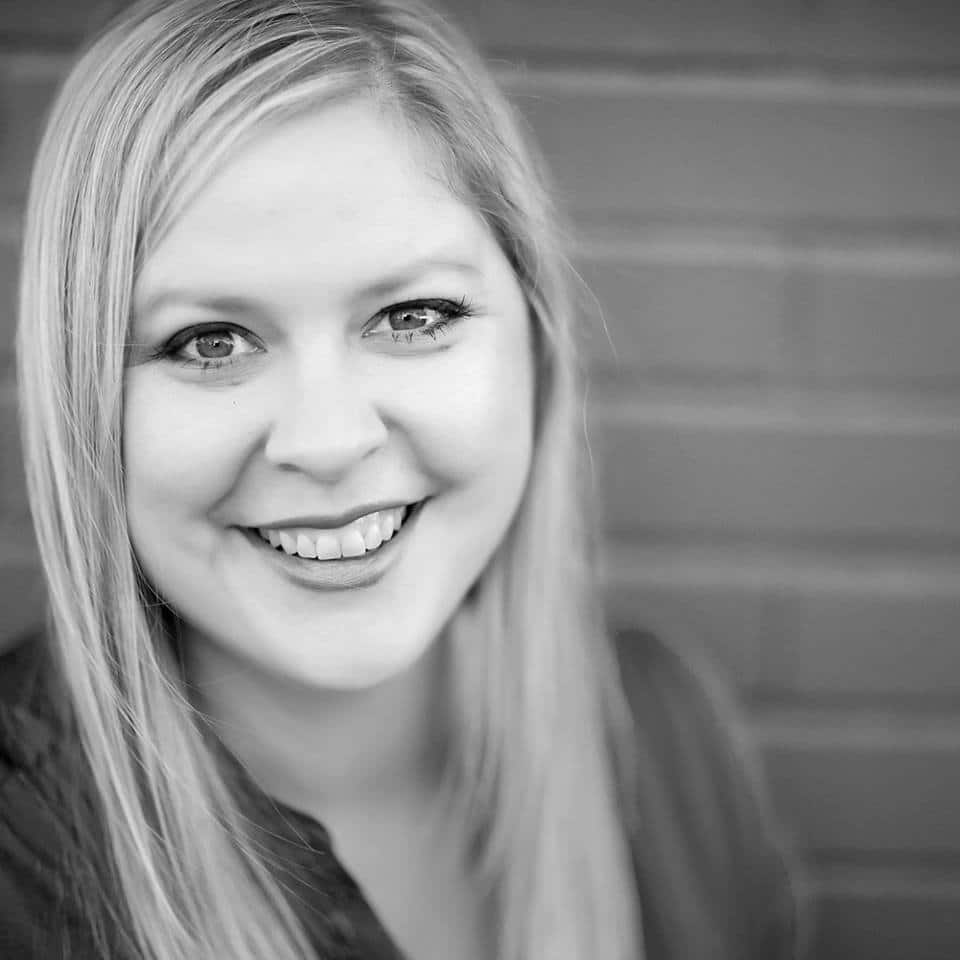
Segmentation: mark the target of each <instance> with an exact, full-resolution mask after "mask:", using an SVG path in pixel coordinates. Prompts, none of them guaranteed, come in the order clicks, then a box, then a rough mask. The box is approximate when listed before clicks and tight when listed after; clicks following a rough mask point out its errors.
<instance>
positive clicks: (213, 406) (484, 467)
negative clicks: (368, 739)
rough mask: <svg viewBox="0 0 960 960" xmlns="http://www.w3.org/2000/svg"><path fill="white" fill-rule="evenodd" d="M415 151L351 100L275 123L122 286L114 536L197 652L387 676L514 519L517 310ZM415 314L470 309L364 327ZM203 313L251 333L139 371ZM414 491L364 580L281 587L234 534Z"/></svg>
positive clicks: (322, 682) (342, 678) (505, 267)
mask: <svg viewBox="0 0 960 960" xmlns="http://www.w3.org/2000/svg"><path fill="white" fill-rule="evenodd" d="M424 157H425V151H424V150H423V149H422V148H421V147H420V146H419V143H417V142H416V141H415V140H414V138H413V137H411V135H410V134H409V133H407V132H406V131H405V130H404V129H402V128H401V127H400V125H399V124H398V123H397V122H396V121H395V120H394V119H393V118H392V117H389V116H387V115H386V114H385V113H384V112H383V111H382V109H381V108H379V107H377V106H376V105H375V104H373V103H370V102H367V101H365V100H354V101H349V102H347V103H339V104H332V105H328V106H326V107H323V108H320V109H318V110H317V111H315V112H311V113H309V114H307V115H304V116H301V117H298V118H295V119H292V120H288V121H285V122H284V123H283V124H282V125H279V126H274V127H271V128H269V129H268V130H266V131H264V132H263V133H262V134H259V135H257V136H254V137H253V138H252V139H251V140H250V141H248V142H247V143H246V144H245V145H244V146H243V147H242V148H241V149H240V151H239V152H238V153H237V154H236V155H235V156H234V157H233V158H232V159H231V160H230V161H229V163H228V164H227V165H226V167H225V168H224V169H222V170H221V171H220V172H219V173H218V174H217V175H216V176H215V177H214V178H213V179H212V180H211V181H210V182H209V183H208V184H206V185H205V186H204V187H203V189H202V190H201V192H200V193H199V194H198V195H197V196H196V197H195V198H194V199H193V200H192V202H191V203H190V204H189V205H188V206H187V208H186V209H185V210H184V211H183V213H182V214H181V216H180V217H179V219H178V220H177V221H176V222H175V224H174V225H173V227H172V229H171V230H170V231H169V232H168V233H167V234H166V235H165V237H164V238H163V240H162V242H161V243H160V244H159V246H158V247H157V248H156V249H155V250H154V251H152V253H151V254H150V256H149V257H148V259H147V261H146V263H145V265H144V269H143V270H142V273H141V275H140V277H139V278H138V282H137V285H136V289H135V309H134V325H133V331H132V336H131V340H132V342H133V345H134V346H133V351H132V357H133V359H132V363H131V366H130V368H129V370H128V375H127V382H126V405H125V425H124V458H125V469H126V476H127V498H128V499H127V506H128V515H129V522H130V530H131V534H132V538H133V542H134V547H135V549H136V552H137V556H138V558H139V560H140V562H141V564H142V566H143V568H144V571H145V573H146V575H147V577H148V579H149V580H150V581H151V583H152V584H153V585H154V587H155V588H156V589H157V591H158V592H159V593H160V595H161V596H162V597H164V599H165V600H167V601H168V602H169V603H170V604H171V605H172V606H173V608H174V609H175V610H176V611H177V612H178V614H179V615H180V617H181V618H182V620H183V621H184V622H185V623H186V625H187V627H188V630H189V632H190V634H191V647H192V648H194V647H195V649H193V652H192V654H191V656H194V655H195V656H196V659H198V660H202V659H203V658H204V657H205V656H207V655H208V654H207V653H205V652H204V650H207V651H209V652H210V655H211V656H214V657H224V656H226V657H227V658H229V659H231V660H233V661H236V662H235V664H234V666H235V667H236V666H239V665H242V666H247V667H250V668H253V670H255V671H256V672H259V673H262V674H264V675H266V674H271V675H273V677H274V679H279V678H283V679H284V680H285V681H288V682H293V683H296V684H301V685H306V686H308V687H310V688H314V689H317V690H324V689H326V690H340V691H344V690H351V689H363V688H368V687H370V686H372V685H376V684H379V683H382V682H383V681H385V680H387V679H389V678H391V677H396V676H397V675H398V674H400V673H401V672H403V671H405V670H406V669H407V668H409V667H410V666H411V665H412V664H413V663H414V662H416V661H417V660H418V658H420V657H421V655H422V654H423V653H424V652H425V651H426V650H427V648H428V647H429V646H430V644H431V643H432V642H433V641H434V640H435V639H436V638H437V637H438V636H439V635H440V634H441V631H442V628H443V625H444V623H445V622H446V620H447V619H448V618H449V616H450V615H451V613H452V612H453V611H454V609H455V608H456V606H457V605H458V604H459V603H460V602H461V600H462V599H463V597H464V595H465V593H466V591H467V590H468V589H469V587H470V586H471V585H472V584H473V583H474V581H475V580H476V578H477V577H478V575H479V574H480V572H481V571H482V569H483V568H484V566H485V565H486V563H487V561H488V559H489V558H490V556H491V554H492V552H493V551H494V549H495V548H496V546H497V545H498V544H499V542H500V541H501V539H502V538H503V536H504V533H505V531H506V529H507V527H508V525H509V523H510V520H511V518H512V517H513V515H514V513H515V511H516V508H517V505H518V503H519V500H520V497H521V495H522V491H523V488H524V484H525V481H526V476H527V472H528V469H529V463H530V456H531V445H532V416H533V415H532V407H533V374H532V363H531V345H530V330H529V323H530V321H529V318H528V312H527V309H526V305H525V301H524V298H523V295H522V292H521V290H520V288H519V285H518V283H517V281H516V279H515V277H514V275H513V273H512V270H511V268H510V266H509V264H508V263H507V261H506V259H505V257H504V255H503V254H502V252H501V251H500V249H499V247H498V246H497V244H496V242H495V241H494V239H493V237H492V235H491V233H490V231H489V230H488V228H487V227H486V225H485V224H484V223H483V221H482V220H481V219H480V218H479V217H478V216H477V215H476V214H475V213H474V212H473V211H472V210H471V209H469V208H468V207H467V206H465V205H464V204H463V203H461V202H460V201H458V200H457V199H456V198H454V197H453V196H452V194H451V193H450V192H449V191H448V190H447V189H446V188H445V187H444V186H443V185H442V184H441V182H440V180H439V178H437V177H435V176H433V175H431V173H430V172H429V168H428V165H427V164H426V163H425V162H424ZM427 159H428V160H429V157H427ZM451 262H453V263H452V264H451ZM454 264H456V265H454ZM416 298H443V299H446V300H450V301H454V302H456V301H459V300H461V298H466V299H467V300H468V301H469V302H470V303H471V305H472V309H473V311H474V314H475V315H473V316H469V317H465V318H463V319H460V320H457V321H454V322H452V323H450V324H449V325H448V326H447V328H446V329H445V330H444V331H443V332H442V333H439V334H437V335H436V337H435V339H434V338H433V337H429V336H416V337H415V339H414V340H413V341H412V342H407V335H406V334H404V335H402V336H401V339H400V340H399V342H398V341H397V340H396V339H395V338H394V335H393V330H392V327H391V324H390V321H389V320H388V319H385V318H382V317H381V319H380V320H379V321H377V320H376V317H377V314H378V312H379V311H382V310H384V309H385V308H387V307H389V306H391V305H392V304H395V303H398V302H403V301H409V300H413V299H416ZM432 316H434V315H432V314H431V317H432ZM220 321H222V322H226V323H229V324H234V325H236V327H237V328H242V331H249V334H251V335H252V336H249V337H248V335H247V334H246V333H245V332H242V331H241V332H237V333H235V334H234V335H233V337H232V344H233V352H232V355H231V357H230V359H231V360H232V361H233V362H231V363H229V365H227V366H224V367H221V368H216V369H207V370H200V369H198V368H197V367H196V366H187V365H184V364H183V363H182V362H178V361H182V360H184V359H187V358H189V357H197V356H198V355H199V350H198V345H197V342H196V341H193V343H192V344H187V345H186V346H184V347H182V348H181V349H180V351H179V355H178V356H176V357H163V356H160V357H157V356H156V353H157V352H158V351H160V350H162V349H163V346H164V344H165V343H166V342H167V341H168V340H169V338H170V337H171V336H172V335H174V334H176V333H177V332H178V331H180V330H181V329H183V328H185V327H188V326H190V325H191V324H196V323H208V322H220ZM224 333H225V334H226V335H227V336H230V334H229V332H227V331H224ZM365 333H367V334H369V335H367V336H365V335H364V334H365ZM425 497H429V498H430V499H429V502H428V503H427V504H426V505H425V507H424V508H423V510H422V512H421V514H420V516H419V518H418V521H417V524H416V527H415V528H414V529H413V530H412V531H410V536H409V537H408V538H407V540H406V542H405V543H404V544H403V552H402V556H400V557H399V558H398V560H397V562H395V563H394V564H393V566H392V567H391V569H390V570H389V571H388V573H387V574H386V575H385V576H384V578H383V579H382V580H381V581H380V582H378V583H377V584H375V585H372V586H368V587H360V588H353V589H345V590H339V591H320V590H316V589H311V588H308V587H304V586H302V585H299V584H296V583H293V582H291V581H290V580H289V579H287V578H285V577H284V576H282V575H281V574H279V573H278V572H277V571H276V570H275V569H274V567H273V565H271V564H270V563H267V562H266V560H267V559H268V558H267V557H265V555H264V550H265V549H266V550H268V549H269V548H268V547H265V548H261V547H260V546H259V545H258V546H253V545H252V544H251V542H250V541H249V540H248V539H247V537H246V536H245V535H244V534H243V533H242V532H241V528H249V527H253V526H275V525H278V524H277V523H276V521H278V520H280V519H282V518H286V517H291V516H298V515H302V514H339V513H342V512H345V511H350V510H351V509H352V508H353V507H355V506H357V505H361V504H365V503H369V502H376V501H389V502H395V503H398V504H400V503H407V502H412V501H419V500H421V499H423V498H425ZM397 546H399V543H398V544H397ZM201 645H202V647H201Z"/></svg>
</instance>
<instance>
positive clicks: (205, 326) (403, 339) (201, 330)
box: [154, 297, 475, 373]
mask: <svg viewBox="0 0 960 960" xmlns="http://www.w3.org/2000/svg"><path fill="white" fill-rule="evenodd" d="M402 310H407V311H410V312H413V311H415V310H434V311H436V312H437V313H439V314H440V317H441V319H439V320H436V321H434V322H433V323H432V324H429V325H428V326H425V327H423V328H420V329H416V330H407V331H401V330H392V331H390V333H391V337H392V340H393V342H394V343H407V344H412V343H413V342H414V341H415V340H421V339H426V338H427V337H429V338H430V340H432V341H436V339H437V337H438V336H439V335H441V334H443V333H445V332H446V330H447V328H448V327H449V326H450V324H451V323H455V322H456V321H458V320H462V319H464V318H466V317H470V316H473V315H474V313H475V308H474V307H473V305H472V304H471V303H470V302H469V301H468V300H467V299H466V297H461V298H460V299H459V300H445V299H427V300H404V301H403V302H401V303H394V304H391V305H390V306H389V307H385V308H384V309H383V310H381V311H379V312H378V313H377V314H376V315H375V316H374V318H373V321H371V322H370V323H369V324H368V326H367V328H366V329H365V330H364V332H363V334H362V336H364V337H372V336H374V333H373V328H374V327H376V326H378V325H379V323H380V322H381V321H382V320H384V319H385V318H386V317H388V316H389V315H390V314H391V313H396V312H398V311H402ZM223 331H229V332H230V333H234V334H236V335H237V336H239V337H241V338H243V339H244V340H246V341H248V342H250V343H254V341H256V338H255V337H253V335H252V334H251V333H250V331H249V330H246V329H244V328H243V327H240V326H238V325H237V324H234V323H227V322H223V321H219V322H211V323H199V324H195V325H194V326H191V327H187V328H185V329H184V330H180V331H178V332H177V333H175V334H174V335H173V336H172V337H170V339H169V340H167V341H166V342H165V343H164V345H163V346H162V347H161V348H160V349H159V350H158V351H157V352H156V353H155V354H154V359H159V358H166V359H169V360H173V361H175V362H176V363H179V364H180V365H181V366H184V367H189V368H192V369H194V370H199V371H200V372H201V373H202V372H204V371H207V370H222V369H223V368H225V367H228V366H230V365H231V364H233V363H236V362H237V359H238V357H237V356H236V355H234V354H231V355H230V356H228V357H223V358H220V359H214V358H212V357H211V358H203V359H197V358H195V357H178V356H177V353H178V352H179V351H180V350H182V349H183V348H184V347H185V346H186V345H187V344H188V343H190V342H191V341H192V340H196V339H198V338H199V337H203V336H206V335H207V334H211V333H220V332H223ZM258 343H259V342H258V341H257V342H256V343H255V345H256V346H257V349H256V350H253V351H250V352H252V353H260V352H262V351H263V349H264V348H263V347H262V346H259V345H258ZM241 356H242V354H241Z"/></svg>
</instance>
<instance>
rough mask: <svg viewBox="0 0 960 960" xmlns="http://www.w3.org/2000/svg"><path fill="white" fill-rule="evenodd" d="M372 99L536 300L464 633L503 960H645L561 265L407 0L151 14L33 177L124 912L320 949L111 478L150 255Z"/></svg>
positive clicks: (66, 610) (235, 4)
mask: <svg viewBox="0 0 960 960" xmlns="http://www.w3.org/2000/svg"><path fill="white" fill-rule="evenodd" d="M345 96H369V97H372V98H375V99H376V101H377V102H378V103H379V104H382V105H383V106H384V108H385V109H387V110H390V111H393V112H394V114H395V115H396V116H397V117H398V118H399V119H400V120H401V121H403V122H404V123H405V124H406V125H407V126H408V127H409V129H410V130H411V131H412V132H413V133H414V134H415V135H416V136H417V137H419V138H420V140H421V142H422V143H423V144H424V145H426V146H427V147H428V148H429V150H430V152H431V156H433V155H435V156H436V158H437V161H438V168H439V170H440V171H441V172H442V175H443V177H444V179H445V181H446V184H447V186H448V187H449V189H450V190H451V191H452V192H453V193H454V194H455V195H456V196H457V197H458V198H460V199H462V200H463V201H464V202H465V203H468V204H469V205H471V206H472V207H473V208H474V209H476V210H477V211H478V212H480V214H481V215H482V216H483V217H484V219H485V221H486V223H487V224H488V226H489V229H490V230H491V231H492V233H493V235H494V236H495V238H496V239H497V241H498V243H499V244H500V246H501V248H502V250H503V252H504V254H505V255H506V257H507V258H508V260H509V262H510V263H511V265H512V267H513V269H514V271H515V273H516V276H517V278H518V281H519V283H520V285H521V287H522V289H523V291H524V293H525V295H526V298H527V301H528V305H529V310H530V315H531V322H532V323H533V325H534V333H535V336H534V342H535V344H536V354H537V355H536V364H537V390H536V411H535V430H536V434H535V452H534V460H533V464H532V467H531V472H530V476H529V481H528V485H527V488H526V490H525V493H524V496H523V499H522V502H521V504H520V507H519V509H518V513H517V515H516V517H515V518H514V521H513V523H512V525H511V527H510V530H509V532H508V534H507V537H506V539H505V540H504V542H503V543H502V544H501V546H500V547H499V548H498V550H497V552H496V553H495V555H494V557H493V559H492V560H491V562H490V564H489V565H488V567H487V568H486V569H485V570H484V572H483V573H482V574H481V576H480V578H479V580H478V582H477V583H476V584H475V585H474V587H473V589H472V590H471V592H470V594H469V601H468V602H465V603H464V604H463V605H462V608H461V610H460V611H459V612H458V614H456V615H455V617H454V618H453V621H452V622H451V624H450V642H451V645H452V653H453V656H452V658H451V659H452V677H451V680H452V682H451V693H450V695H451V698H452V702H453V705H454V707H455V715H456V738H457V739H456V746H455V749H454V750H453V756H454V758H455V760H456V770H455V771H454V776H453V778H452V782H453V783H454V784H455V789H456V791H457V794H458V796H459V799H460V800H461V801H462V803H463V807H464V809H465V810H466V811H467V812H468V815H469V817H470V818H471V819H470V821H469V822H470V823H471V825H472V829H474V830H475V831H476V837H477V847H478V851H479V856H478V866H477V870H478V871H479V874H480V876H481V878H482V880H483V881H484V882H485V884H486V888H487V889H488V890H489V891H490V895H491V897H492V902H493V904H494V905H495V911H496V916H497V928H498V929H497V934H498V948H497V949H498V958H499V960H582V958H585V957H590V958H592V960H636V958H640V957H642V955H643V951H642V943H641V941H642V937H641V934H640V918H639V916H638V909H637V906H636V889H635V883H634V880H633V875H632V865H631V859H630V849H629V842H628V838H627V835H626V832H625V828H624V826H623V818H622V815H621V813H622V811H621V809H620V805H619V793H618V778H617V775H616V768H617V765H618V761H617V757H618V755H619V753H618V748H617V744H618V743H621V744H622V743H623V742H624V740H625V736H624V731H625V730H626V729H627V726H628V720H627V710H626V706H625V702H624V699H623V694H622V690H621V688H620V685H619V683H618V682H617V680H616V670H615V665H614V661H613V658H612V652H611V650H610V648H609V643H608V640H607V638H606V636H605V634H604V630H603V627H602V621H601V618H600V615H599V609H598V606H597V603H596V600H595V597H594V593H595V591H594V585H593V582H592V570H593V563H592V546H591V534H590V530H591V529H592V526H593V522H594V517H593V513H592V509H591V508H590V506H589V504H590V503H591V502H592V500H593V498H592V496H588V495H587V494H588V491H587V490H586V487H587V479H586V476H585V472H584V469H583V462H582V456H583V446H584V444H583V437H582V395H581V392H580V387H579V381H580V377H579V370H578V363H579V361H578V351H577V345H576V342H575V340H576V330H575V327H574V318H573V314H572V309H571V306H570V302H569V295H568V291H567V279H566V277H567V269H566V266H565V264H566V261H565V258H564V256H563V253H562V250H561V244H560V242H559V239H558V236H559V234H558V229H557V227H556V223H555V216H554V213H553V211H552V209H551V204H550V201H549V198H548V195H547V192H546V190H545V188H544V178H543V173H542V170H541V164H540V162H539V160H538V159H537V158H536V156H535V155H534V153H533V152H532V150H531V148H530V146H529V145H528V144H527V143H526V141H525V137H524V136H523V133H522V129H521V126H520V124H519V123H518V121H517V120H516V118H515V117H514V115H513V113H512V111H511V109H510V108H509V106H508V105H507V103H506V101H505V99H504V97H503V96H502V94H501V93H500V92H499V91H498V89H497V87H496V85H495V83H494V82H493V80H492V79H491V77H490V75H489V73H488V71H487V69H486V68H485V67H484V65H483V64H482V63H481V62H480V60H479V59H478V57H477V56H476V55H475V54H474V53H473V52H472V50H471V48H470V45H469V44H468V43H467V42H466V41H465V40H464V39H463V37H462V36H461V35H460V34H458V33H457V32H456V30H455V29H453V28H452V27H450V26H449V25H448V24H447V23H446V22H444V21H443V20H442V19H440V18H438V17H437V16H436V15H435V14H433V13H431V12H430V11H429V10H427V9H426V8H424V7H422V6H420V5H419V3H418V2H416V0H409V2H407V0H143V2H139V3H136V4H135V5H133V6H132V7H130V8H129V9H128V10H126V11H124V12H123V13H122V14H121V15H120V16H119V17H118V18H117V19H116V20H115V21H114V22H113V23H112V24H111V25H110V26H109V27H108V29H107V30H106V31H105V32H104V33H103V34H102V35H101V36H100V37H99V39H97V40H96V41H95V42H93V43H92V44H91V45H90V46H89V47H88V49H87V50H86V51H85V53H84V54H83V55H82V57H81V58H80V59H79V61H78V63H77V64H76V66H75V67H74V69H73V70H72V72H71V73H70V75H69V76H68V77H67V79H66V82H65V84H64V86H63V88H62V90H61V93H60V95H59V97H58V99H57V101H56V103H55V105H54V107H53V110H52V114H51V117H50V119H49V124H48V127H47V131H46V134H45V137H44V139H43V142H42V145H41V148H40V151H39V155H38V159H37V161H36V166H35V169H34V176H33V180H32V183H31V189H30V198H29V206H28V212H27V218H26V231H25V240H24V250H23V260H22V280H21V291H20V321H19V322H20V325H19V331H18V364H19V366H18V374H19V381H20V386H21V391H22V394H21V399H22V430H23V436H24V446H25V458H26V469H27V476H28V487H29V491H30V498H31V508H32V511H33V516H34V521H35V526H36V531H37V537H38V541H39V546H40V552H41V557H42V561H43V565H44V570H45V575H46V579H47V584H48V592H49V602H50V612H51V621H52V635H53V637H54V639H55V643H56V647H55V649H56V652H57V657H58V664H59V668H60V672H61V673H62V676H63V679H64V682H65V685H66V689H67V691H68V694H69V699H70V702H71V705H72V711H73V714H74V716H75V718H76V722H77V725H78V729H79V733H80V736H81V741H82V744H83V747H84V750H85V752H86V754H87V757H88V759H89V762H90V765H91V767H92V770H93V774H94V777H95V782H96V788H97V795H98V802H99V804H100V807H101V814H102V818H103V822H104V824H105V829H106V831H107V835H108V839H109V845H110V852H111V861H112V864H113V868H114V872H115V875H116V878H117V882H118V884H119V890H120V893H121V898H120V901H121V902H120V903H119V904H116V905H115V909H116V911H117V914H118V917H117V919H118V920H119V921H120V923H121V926H122V927H123V928H124V929H126V930H128V931H129V935H130V938H131V942H130V943H129V944H128V946H129V947H130V949H131V951H133V952H134V953H136V955H138V956H142V957H145V958H149V960H222V958H224V957H230V958H231V960H263V958H264V957H271V958H277V960H302V958H305V957H310V956H314V955H315V953H314V951H313V949H312V948H311V946H310V944H309V943H308V942H307V941H306V937H305V934H304V933H303V931H302V929H301V928H300V926H299V924H298V921H297V919H296V917H295V915H294V913H293V911H292V910H291V908H290V906H289V905H288V903H287V902H286V900H285V898H284V896H283V893H282V891H281V889H280V887H279V885H278V884H277V882H276V881H275V879H274V878H273V875H272V874H271V872H270V870H269V867H268V864H266V863H265V862H264V861H263V860H262V859H261V856H260V854H259V853H258V851H257V850H256V849H255V848H254V844H253V842H252V840H251V839H250V838H249V837H248V836H247V834H246V832H245V829H244V823H243V818H242V817H241V815H240V813H239V811H238V809H237V807H236V804H235V801H234V798H233V797H232V796H231V792H230V790H229V789H228V787H227V785H226V783H225V780H224V778H223V776H222V775H221V773H220V771H219V768H218V766H217V764H216V763H215V762H214V759H213V756H212V753H211V750H210V747H209V746H208V744H207V741H206V739H205V738H204V736H203V734H202V730H201V724H200V722H199V719H198V716H197V714H196V712H195V711H194V709H193V707H192V706H191V704H190V702H189V699H188V697H187V693H186V687H185V684H184V678H183V677H182V675H181V670H180V666H179V661H178V659H177V656H176V653H175V650H174V649H173V644H172V641H171V636H170V631H169V626H168V616H169V615H168V614H166V613H164V611H163V605H162V604H158V603H157V598H156V597H155V596H154V595H153V593H152V591H151V588H150V585H149V584H148V583H146V582H145V581H144V579H143V577H142V576H141V574H140V572H139V570H138V567H137V563H136V558H135V556H134V552H133V548H132V546H131V541H130V536H129V532H128V529H127V521H126V513H125V499H124V477H123V449H122V447H123V441H122V420H123V383H124V350H125V343H126V338H127V332H128V323H129V318H130V311H131V297H132V290H133V286H134V283H135V279H136V276H137V273H138V269H139V268H140V266H141V264H142V263H143V261H144V259H145V257H146V256H148V255H149V251H150V250H151V249H153V248H154V247H155V245H156V244H157V242H158V240H159V239H160V238H161V237H162V235H163V233H164V231H165V230H167V229H168V227H169V226H170V224H171V222H172V221H173V220H174V219H175V218H176V216H177V214H178V212H179V211H181V210H182V209H183V208H184V205H185V204H187V203H188V202H189V200H190V198H191V196H192V195H193V193H194V192H195V191H196V190H197V189H198V188H199V187H200V186H201V185H202V184H203V183H204V182H205V180H206V179H207V178H208V177H209V176H210V175H211V174H212V173H213V172H214V171H215V170H216V169H218V166H219V165H220V164H222V163H223V162H224V161H225V159H226V158H228V157H229V155H230V154H231V151H232V150H233V149H234V148H235V147H236V145H237V144H238V143H239V142H241V141H242V140H243V139H244V138H245V137H248V136H250V135H251V134H252V133H254V132H255V131H257V130H259V129H263V125H264V124H267V123H271V122H274V121H277V120H281V119H283V118H284V117H287V116H290V115H293V114H294V113H296V112H297V111H304V110H307V109H312V108H317V107H319V106H322V105H323V104H325V103H329V102H331V100H332V99H334V98H338V97H345Z"/></svg>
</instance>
